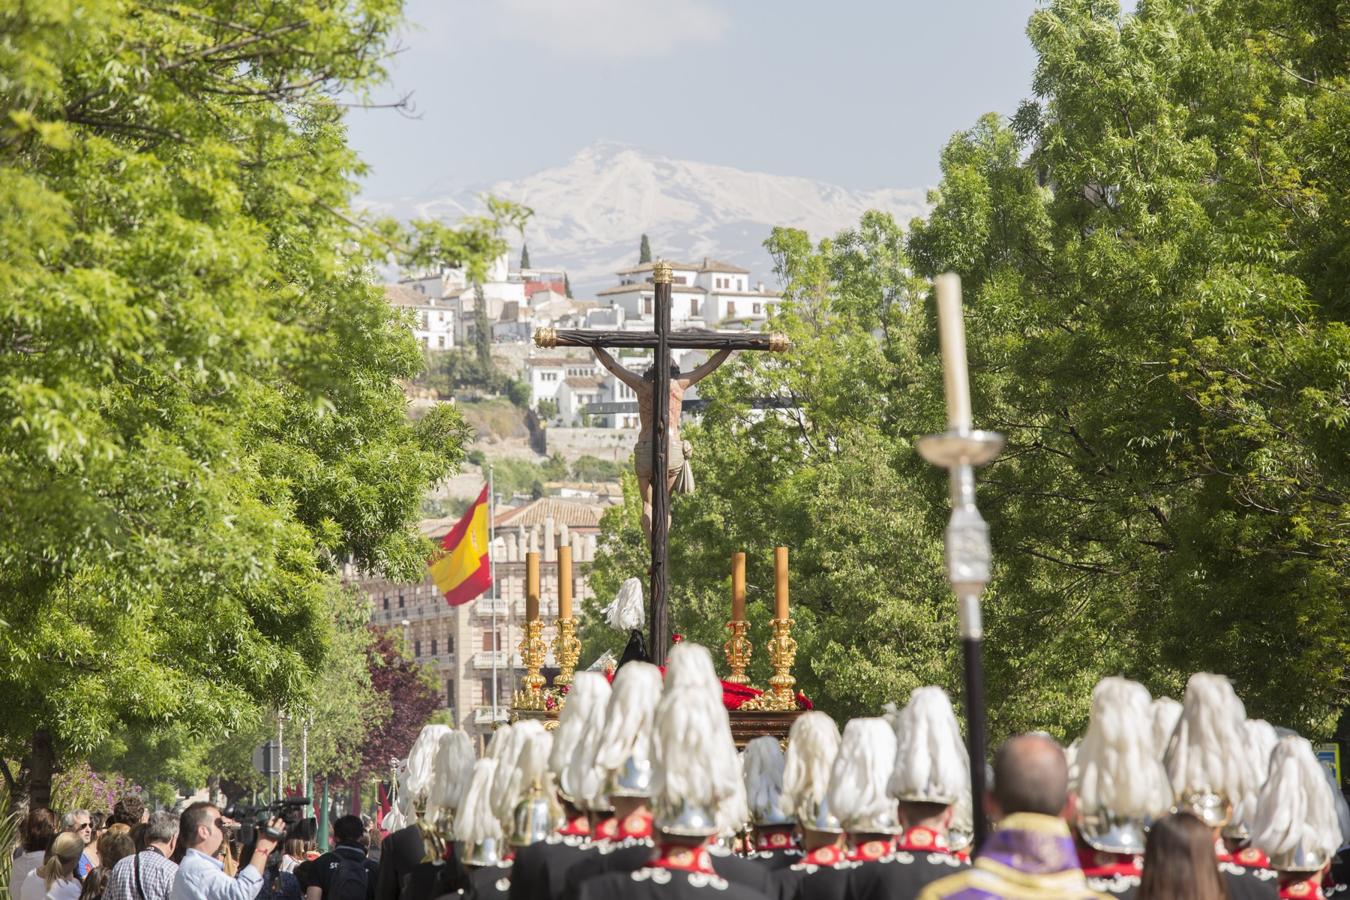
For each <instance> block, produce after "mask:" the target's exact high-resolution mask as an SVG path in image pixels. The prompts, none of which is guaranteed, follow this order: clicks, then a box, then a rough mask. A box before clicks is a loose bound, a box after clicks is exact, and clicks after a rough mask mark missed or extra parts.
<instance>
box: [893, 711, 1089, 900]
mask: <svg viewBox="0 0 1350 900" xmlns="http://www.w3.org/2000/svg"><path fill="white" fill-rule="evenodd" d="M1071 809H1072V807H1071V803H1070V798H1069V772H1068V764H1067V762H1066V760H1065V758H1064V751H1063V749H1062V748H1061V747H1060V746H1059V744H1057V743H1055V741H1054V740H1052V739H1051V738H1049V737H1047V736H1045V735H1040V734H1024V735H1021V736H1019V737H1015V738H1012V739H1011V740H1009V741H1008V742H1006V743H1005V744H1004V745H1003V746H1002V747H1000V748H999V750H998V753H996V754H995V756H994V787H993V790H992V791H991V792H990V793H989V794H987V795H986V797H985V811H986V813H987V815H988V816H989V819H990V820H991V821H994V822H997V823H998V827H997V828H996V829H995V830H994V831H992V832H991V833H990V834H989V835H988V836H987V837H986V838H985V841H984V844H983V845H982V846H981V847H979V848H978V849H977V850H976V853H975V859H974V863H973V864H972V865H971V866H970V867H969V868H967V869H965V870H964V871H961V872H957V873H955V874H953V875H948V876H947V877H945V878H940V879H938V880H937V881H934V882H932V883H930V884H929V885H928V886H927V887H925V888H924V889H923V890H922V892H920V894H919V898H920V900H946V898H953V900H954V898H961V900H966V898H996V897H1006V898H1018V900H1038V898H1056V900H1077V898H1087V897H1099V896H1100V895H1098V894H1096V893H1095V892H1093V891H1092V890H1091V889H1090V888H1089V887H1088V886H1087V879H1086V878H1084V876H1083V870H1082V869H1080V868H1079V867H1078V855H1077V853H1076V852H1075V851H1074V846H1073V837H1072V835H1070V833H1069V825H1068V822H1066V821H1065V817H1066V816H1068V814H1069V813H1070V812H1071Z"/></svg>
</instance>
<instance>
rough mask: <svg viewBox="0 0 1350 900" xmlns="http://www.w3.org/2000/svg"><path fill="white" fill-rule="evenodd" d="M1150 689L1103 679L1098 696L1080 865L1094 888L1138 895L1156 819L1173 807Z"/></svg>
mask: <svg viewBox="0 0 1350 900" xmlns="http://www.w3.org/2000/svg"><path fill="white" fill-rule="evenodd" d="M1152 721H1153V710H1152V701H1151V700H1150V698H1149V695H1148V689H1147V688H1145V687H1144V686H1143V685H1142V684H1139V683H1138V682H1135V681H1130V680H1128V679H1125V678H1115V677H1111V678H1103V679H1102V680H1101V681H1099V682H1097V686H1096V687H1095V688H1094V689H1093V691H1092V713H1091V718H1090V719H1089V720H1088V727H1087V733H1086V734H1085V735H1084V736H1083V742H1082V745H1081V746H1080V747H1079V750H1078V780H1077V782H1076V783H1075V784H1074V785H1073V787H1074V789H1075V792H1076V793H1077V795H1078V803H1077V806H1078V814H1077V817H1076V819H1075V821H1074V831H1075V833H1076V835H1077V837H1078V839H1079V841H1080V844H1079V847H1078V860H1079V864H1080V865H1081V866H1082V868H1083V874H1084V875H1086V876H1087V880H1088V886H1089V887H1091V888H1092V889H1093V890H1095V891H1100V892H1102V893H1105V894H1110V895H1112V896H1114V897H1133V896H1134V895H1135V893H1136V892H1137V891H1138V889H1139V884H1140V881H1141V879H1142V876H1143V871H1142V869H1141V864H1142V856H1143V853H1144V847H1145V845H1146V843H1147V832H1148V826H1149V823H1150V822H1153V821H1154V820H1156V819H1158V818H1160V817H1162V816H1163V815H1166V813H1167V811H1168V810H1169V809H1170V808H1171V806H1172V785H1171V783H1170V782H1169V781H1168V780H1167V770H1166V769H1165V768H1163V764H1162V759H1161V758H1160V757H1159V756H1158V751H1157V747H1156V745H1155V744H1154V743H1153V730H1152Z"/></svg>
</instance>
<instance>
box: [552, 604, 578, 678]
mask: <svg viewBox="0 0 1350 900" xmlns="http://www.w3.org/2000/svg"><path fill="white" fill-rule="evenodd" d="M553 658H554V659H555V660H557V661H558V674H557V675H556V676H554V678H553V683H554V684H555V685H558V686H560V687H561V686H562V685H568V684H571V683H572V673H573V672H575V671H576V670H577V660H579V659H581V638H579V637H577V620H576V619H574V618H571V617H569V618H566V619H559V620H558V636H557V637H555V638H554V639H553Z"/></svg>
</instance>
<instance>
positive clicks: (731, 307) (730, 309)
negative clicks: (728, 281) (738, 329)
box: [727, 300, 736, 319]
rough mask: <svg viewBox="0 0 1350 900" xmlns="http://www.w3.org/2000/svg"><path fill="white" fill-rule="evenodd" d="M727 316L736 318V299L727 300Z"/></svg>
mask: <svg viewBox="0 0 1350 900" xmlns="http://www.w3.org/2000/svg"><path fill="white" fill-rule="evenodd" d="M727 318H728V319H734V318H736V301H735V300H728V301H727Z"/></svg>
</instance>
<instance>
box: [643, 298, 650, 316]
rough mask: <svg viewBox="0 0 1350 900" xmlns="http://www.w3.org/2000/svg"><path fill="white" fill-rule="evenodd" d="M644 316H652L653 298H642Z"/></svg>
mask: <svg viewBox="0 0 1350 900" xmlns="http://www.w3.org/2000/svg"><path fill="white" fill-rule="evenodd" d="M642 314H643V315H644V316H650V315H651V314H652V298H651V297H643V298H642Z"/></svg>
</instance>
